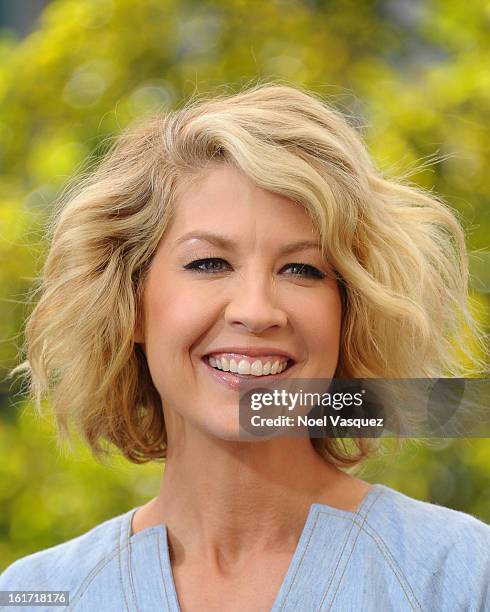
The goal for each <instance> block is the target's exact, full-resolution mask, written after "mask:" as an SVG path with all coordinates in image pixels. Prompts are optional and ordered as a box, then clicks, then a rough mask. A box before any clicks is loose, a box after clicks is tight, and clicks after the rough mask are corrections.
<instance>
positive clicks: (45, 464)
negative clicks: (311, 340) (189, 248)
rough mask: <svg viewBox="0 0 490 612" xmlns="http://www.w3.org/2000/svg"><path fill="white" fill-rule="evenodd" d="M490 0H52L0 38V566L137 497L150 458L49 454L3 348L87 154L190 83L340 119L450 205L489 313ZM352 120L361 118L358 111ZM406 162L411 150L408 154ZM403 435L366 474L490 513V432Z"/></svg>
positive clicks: (148, 481) (17, 336)
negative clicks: (47, 233) (289, 89)
mask: <svg viewBox="0 0 490 612" xmlns="http://www.w3.org/2000/svg"><path fill="white" fill-rule="evenodd" d="M489 24H490V6H489V4H488V2H487V1H486V0H485V1H484V0H467V2H464V3H461V2H459V1H457V0H432V1H431V0H426V1H422V2H404V1H403V0H399V1H396V0H384V1H374V0H335V1H327V0H296V1H294V0H269V2H261V1H259V0H247V1H245V0H200V1H197V0H54V1H53V2H51V3H50V4H49V5H48V6H47V7H46V9H45V10H44V12H43V14H42V17H41V21H40V25H39V27H38V29H37V30H36V31H35V32H33V33H32V34H30V35H29V36H28V37H27V38H25V39H23V40H16V39H15V37H14V36H13V35H12V34H11V33H9V32H4V34H3V36H1V37H0V160H1V167H2V172H1V176H0V235H1V240H0V264H1V265H0V281H1V284H0V300H1V301H0V308H1V312H0V333H1V337H2V339H3V341H2V343H1V344H0V368H1V374H2V380H3V382H2V386H1V387H0V393H1V395H0V401H1V409H2V410H1V418H0V457H1V461H0V568H3V567H5V566H6V565H7V564H8V563H10V562H11V561H12V560H14V559H15V558H17V557H19V556H21V555H24V554H27V553H29V552H33V551H35V550H38V549H41V548H45V547H47V546H50V545H53V544H55V543H58V542H61V541H64V540H66V539H68V538H70V537H74V536H76V535H78V534H80V533H82V532H83V531H85V530H87V529H89V528H90V527H91V526H93V525H94V524H96V523H97V522H100V521H102V520H104V519H105V518H109V517H110V516H114V515H115V514H119V513H121V512H123V511H125V510H126V509H128V508H130V507H133V506H135V505H138V504H140V503H144V502H145V501H146V500H147V499H149V498H150V497H152V496H153V495H154V494H155V493H156V491H157V487H158V481H159V477H160V471H161V465H147V466H132V465H129V464H128V463H127V462H124V461H123V460H115V461H114V462H113V463H112V464H111V465H110V466H109V467H103V466H100V465H98V464H97V463H95V461H94V460H93V459H92V458H91V457H90V456H89V454H88V452H87V451H84V450H83V449H80V455H79V456H69V455H60V454H59V453H58V451H57V448H56V445H55V441H54V433H53V429H52V426H51V425H50V424H49V422H47V421H39V420H37V419H36V418H34V416H33V414H32V408H31V407H29V406H24V405H23V404H22V402H21V401H20V400H19V398H18V397H17V396H15V393H16V392H18V388H17V387H16V386H15V385H13V386H12V385H11V383H9V382H8V381H6V380H4V378H5V375H6V373H7V372H8V370H9V368H11V367H12V366H13V365H14V364H15V363H16V359H17V351H18V348H19V345H20V344H21V341H22V336H21V329H22V323H23V321H24V319H25V317H26V315H27V313H28V310H29V306H28V305H27V304H26V303H25V302H26V300H25V295H26V292H27V291H28V289H29V288H30V287H31V286H32V279H33V278H34V277H35V275H36V273H37V272H38V271H39V269H40V265H41V263H42V259H43V255H44V253H45V249H46V244H45V242H44V241H43V237H42V236H43V223H44V222H45V220H46V218H47V215H48V214H49V212H50V209H51V206H52V204H53V202H54V199H55V196H56V194H58V193H59V192H60V190H61V189H62V187H63V185H64V184H65V183H66V181H67V179H68V178H69V177H70V176H71V175H72V174H73V173H74V172H75V171H76V170H77V169H78V168H79V167H80V165H81V164H82V163H83V161H84V160H85V159H86V157H87V155H88V154H90V153H91V154H92V155H93V156H94V157H95V158H96V157H97V156H99V155H100V154H101V152H102V151H103V149H104V144H105V143H106V142H107V139H108V138H112V137H113V136H114V135H116V134H117V133H119V132H120V130H121V128H123V127H124V126H125V125H126V124H127V123H128V122H129V121H131V120H132V119H133V118H135V117H139V116H141V115H143V114H145V113H148V112H151V111H154V110H156V109H170V108H173V107H175V106H176V105H177V104H179V103H180V101H181V100H182V99H184V98H185V97H187V96H188V95H190V94H191V93H193V92H194V91H195V90H196V89H197V90H198V91H201V92H202V91H214V90H216V88H218V87H221V89H223V88H224V87H226V89H228V90H233V89H235V88H237V87H239V86H241V85H244V84H246V83H248V82H250V81H255V80H256V79H257V78H261V79H267V78H269V77H272V78H280V79H283V80H285V81H286V82H290V83H298V84H301V85H304V86H306V87H308V88H310V89H311V90H313V91H317V92H319V93H320V94H322V95H323V96H325V97H326V98H327V99H328V100H330V102H331V103H333V104H334V105H336V106H337V107H339V108H340V109H341V110H343V111H344V112H345V113H347V114H348V115H349V116H351V117H352V121H353V123H354V124H356V125H357V126H358V127H359V128H360V129H361V131H362V133H363V135H364V137H365V139H366V141H367V143H368V146H369V148H370V150H371V152H372V154H373V156H374V157H375V159H376V161H377V163H378V165H379V167H380V168H381V169H383V170H384V171H385V172H386V173H388V174H391V175H398V176H401V175H404V176H406V177H408V178H409V179H410V180H411V181H413V183H415V184H419V185H421V186H424V187H427V188H431V189H432V188H433V189H434V191H435V192H436V193H439V194H441V195H442V196H443V197H444V198H445V199H446V201H448V202H449V203H450V204H451V205H453V207H455V208H456V209H457V210H458V211H459V212H460V214H461V216H462V220H463V223H464V225H465V227H466V230H467V233H468V244H469V247H470V250H471V251H472V256H471V262H472V267H473V268H472V269H473V274H474V279H473V282H474V289H475V292H477V293H475V304H477V307H476V308H475V312H476V314H477V316H478V317H479V318H480V319H481V321H482V324H484V325H486V324H487V320H486V318H485V317H486V313H488V299H489V298H488V296H489V292H490V282H489V277H490V274H489V267H490V266H489V265H488V264H489V263H490V257H489V255H488V251H486V250H485V249H488V232H489V230H490V219H489V207H488V203H489V196H490V175H489V174H488V172H487V169H488V167H489V157H490V148H489V147H488V142H489V136H490V134H489V125H488V116H489V111H490V39H489V37H488V27H489ZM357 118H359V119H357ZM420 160H423V161H424V162H425V163H424V164H422V165H421V164H420V163H419V162H420ZM443 446H444V447H443V448H440V449H431V448H430V447H428V446H424V445H420V444H417V445H415V446H407V447H406V448H405V450H404V451H403V452H402V453H400V454H398V455H396V457H395V456H394V455H392V454H390V452H389V451H388V450H387V455H385V456H384V457H380V458H377V459H373V460H372V461H370V463H369V464H368V465H367V466H366V468H365V470H364V472H363V474H362V475H363V476H364V477H365V478H367V479H370V480H372V481H378V482H385V483H387V484H389V485H390V486H393V487H395V488H397V489H399V490H401V491H403V492H405V493H407V494H408V495H412V496H415V497H419V498H421V499H426V500H429V501H433V502H436V503H441V504H444V505H448V506H450V507H453V508H457V509H461V510H464V511H466V512H470V513H473V514H475V515H476V516H479V517H480V518H482V519H484V520H486V521H489V520H490V474H489V468H488V465H489V464H490V443H489V442H488V441H487V440H477V439H473V440H459V441H457V442H452V443H450V442H447V443H445V444H444V445H443Z"/></svg>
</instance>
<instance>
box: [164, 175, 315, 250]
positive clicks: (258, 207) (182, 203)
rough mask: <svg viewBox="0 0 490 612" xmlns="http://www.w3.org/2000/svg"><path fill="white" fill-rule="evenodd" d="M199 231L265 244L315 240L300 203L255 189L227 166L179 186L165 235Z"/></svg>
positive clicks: (171, 237)
mask: <svg viewBox="0 0 490 612" xmlns="http://www.w3.org/2000/svg"><path fill="white" fill-rule="evenodd" d="M197 231H201V232H203V233H205V232H210V233H211V232H215V233H216V232H219V233H220V234H226V235H228V236H230V237H231V238H235V239H237V240H252V239H253V240H266V241H267V242H271V241H273V242H274V241H278V242H284V241H290V240H291V239H296V240H297V239H304V240H306V239H310V240H313V239H314V240H317V241H318V239H319V235H318V232H317V231H316V229H315V228H314V226H313V224H312V222H311V220H310V218H309V216H308V214H307V212H306V211H305V210H304V208H303V207H302V206H301V205H299V204H297V203H296V202H293V201H292V200H290V199H288V198H286V197H285V196H282V195H279V194H276V193H272V192H270V191H268V190H266V189H263V188H261V187H258V186H257V185H256V184H255V183H254V182H253V181H252V180H251V179H250V178H249V177H248V176H247V175H246V174H245V173H243V172H242V171H241V170H239V169H237V168H234V167H232V166H229V165H226V164H219V165H215V166H213V167H211V168H209V169H206V170H203V171H201V172H200V173H199V174H198V175H196V176H194V177H193V178H192V179H191V180H190V181H187V182H186V181H185V180H181V183H180V184H179V190H178V197H177V201H176V207H175V212H174V218H173V221H172V224H171V227H170V229H169V232H168V234H167V237H168V238H169V239H173V240H178V239H179V238H180V237H182V235H184V234H187V233H189V232H197Z"/></svg>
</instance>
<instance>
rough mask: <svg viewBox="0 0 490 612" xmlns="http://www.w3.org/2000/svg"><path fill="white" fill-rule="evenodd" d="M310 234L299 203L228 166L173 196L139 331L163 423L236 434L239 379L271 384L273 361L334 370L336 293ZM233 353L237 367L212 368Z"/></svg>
mask: <svg viewBox="0 0 490 612" xmlns="http://www.w3.org/2000/svg"><path fill="white" fill-rule="evenodd" d="M318 242H319V235H318V233H317V232H316V230H315V229H314V227H313V225H312V223H311V221H310V220H309V218H308V216H307V214H306V212H305V211H304V210H303V209H302V208H301V207H300V206H299V205H298V204H296V203H294V202H292V201H290V200H288V199H287V198H285V197H282V196H279V195H275V194H273V193H270V192H268V191H265V190H263V189H261V188H259V187H257V186H255V184H254V183H252V181H251V180H250V179H249V178H248V177H247V176H246V175H245V174H243V173H242V172H240V171H239V170H236V169H234V168H232V167H229V166H227V165H224V164H223V165H219V166H218V165H217V166H215V167H213V168H212V169H210V170H206V172H205V173H203V175H202V176H201V178H200V179H199V180H198V181H196V182H195V183H192V185H191V186H190V187H188V188H187V189H185V190H184V191H183V193H181V195H180V197H179V201H178V203H177V208H176V213H175V216H174V218H173V220H172V223H171V225H170V227H169V229H168V230H167V232H166V234H165V236H164V238H163V239H162V241H161V243H160V245H159V247H158V249H157V252H156V254H155V256H154V259H153V261H152V265H151V268H150V271H149V274H148V277H147V280H146V284H145V291H144V299H143V315H144V316H143V326H142V327H143V329H142V332H141V336H140V337H138V338H137V339H139V340H141V341H142V342H143V343H144V345H145V353H146V356H147V360H148V365H149V369H150V373H151V376H152V379H153V382H154V384H155V387H156V389H157V390H158V392H159V394H160V396H161V398H162V404H163V406H164V413H165V420H166V423H167V427H168V426H169V424H170V422H172V423H174V424H175V423H176V422H178V423H179V424H180V425H181V426H182V427H184V428H186V429H188V430H189V431H192V430H193V429H195V428H197V429H199V430H201V432H206V433H207V434H209V435H211V436H215V437H219V438H221V439H236V438H237V435H238V430H237V424H238V399H237V398H238V394H237V391H236V388H237V385H238V380H240V378H242V379H244V378H246V379H251V378H252V377H254V376H255V375H257V376H256V380H257V381H260V379H261V377H264V378H267V379H269V380H270V376H271V375H273V374H274V371H275V370H276V369H277V368H278V369H279V372H280V373H279V375H278V378H280V379H282V378H285V377H288V376H289V377H293V378H331V377H332V376H333V375H334V372H335V369H336V366H337V361H338V356H339V341H340V325H341V300H340V293H339V289H338V286H337V282H336V280H335V279H334V277H333V274H332V270H331V268H330V267H329V265H328V263H327V262H326V261H325V260H324V259H323V258H322V256H321V253H320V251H319V248H318V246H317V245H318ZM299 243H302V244H299ZM247 353H248V354H247ZM210 355H211V356H212V357H214V358H210V357H209V356H210ZM232 360H233V361H234V362H235V364H236V365H237V367H238V368H239V371H238V373H236V374H233V373H231V372H226V371H223V370H221V371H220V370H219V369H218V368H217V367H216V366H218V367H219V366H221V368H224V370H226V368H230V367H232V369H234V365H233V363H232ZM242 362H245V365H244V364H243V363H242ZM255 362H258V364H257V363H255ZM254 363H255V365H253V364H254ZM268 363H269V364H270V365H269V366H268V365H267V364H268ZM247 364H250V367H251V370H252V372H253V373H252V372H250V373H249V374H246V373H245V372H247V371H248V370H247ZM213 365H214V366H215V367H213ZM284 366H286V369H285V370H284V371H282V372H281V368H282V367H284ZM261 368H263V369H261ZM268 371H269V372H272V373H269V374H267V372H268ZM240 372H243V374H240ZM276 375H277V374H276ZM254 381H255V378H254Z"/></svg>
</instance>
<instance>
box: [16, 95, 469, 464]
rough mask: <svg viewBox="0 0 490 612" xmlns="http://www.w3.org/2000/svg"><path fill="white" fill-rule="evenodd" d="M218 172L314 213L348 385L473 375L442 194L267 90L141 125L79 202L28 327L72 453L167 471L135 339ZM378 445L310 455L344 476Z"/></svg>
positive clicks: (38, 393)
mask: <svg viewBox="0 0 490 612" xmlns="http://www.w3.org/2000/svg"><path fill="white" fill-rule="evenodd" d="M211 162H212V163H226V164H232V165H233V166H235V167H238V168H239V169H241V170H242V171H243V172H244V173H245V174H246V175H248V177H249V178H251V180H253V181H254V182H255V183H256V184H257V185H258V186H260V187H262V188H264V189H267V190H269V191H271V192H274V193H277V194H281V195H283V196H286V197H287V198H290V199H291V200H293V201H295V202H297V203H298V204H299V205H301V206H303V207H304V209H305V210H306V212H307V213H308V214H309V216H310V218H311V220H312V222H313V224H314V226H315V227H316V228H317V230H318V231H319V234H320V236H321V242H322V251H323V254H324V255H325V256H326V257H327V258H328V259H329V261H330V262H331V263H332V265H333V267H334V269H335V270H336V272H337V274H338V279H339V284H340V287H341V291H342V297H343V317H342V331H341V350H340V358H339V363H338V368H337V372H336V375H337V376H339V377H350V378H357V377H363V378H378V377H379V378H417V377H437V376H441V375H450V376H452V375H461V373H462V367H461V364H460V358H458V355H457V354H456V352H455V349H454V347H455V346H456V347H457V346H458V345H459V346H461V340H460V338H461V337H463V336H462V334H466V336H465V338H466V344H467V345H468V344H469V343H468V342H467V340H468V333H469V332H468V330H470V332H471V333H473V334H477V331H476V327H475V326H474V324H473V322H472V320H471V317H470V315H469V314H468V309H467V282H468V270H467V259H466V251H465V243H464V236H463V232H462V229H461V227H460V225H459V223H458V221H457V219H456V217H455V215H454V214H453V213H452V212H451V211H450V209H449V208H448V207H447V206H446V205H445V204H444V203H443V202H442V201H441V200H440V199H438V198H436V197H435V196H434V195H433V194H432V193H430V192H428V191H425V190H423V189H421V188H418V187H414V186H409V185H407V184H405V183H404V182H403V181H401V180H395V179H388V178H384V177H383V176H382V175H381V173H380V172H379V171H378V170H376V169H375V167H374V165H373V162H372V161H371V158H370V156H369V155H368V153H367V151H366V148H365V146H364V144H363V142H362V140H361V137H360V135H359V134H358V132H357V131H356V130H355V129H354V128H353V127H351V126H350V125H349V124H348V123H347V121H346V119H345V118H344V116H343V115H342V114H341V113H340V112H338V111H337V110H335V109H333V108H331V107H330V106H328V105H327V104H326V103H324V102H323V101H322V100H321V99H319V98H317V97H316V96H315V95H314V94H311V93H309V92H305V91H303V90H301V89H299V88H296V87H291V86H287V85H281V84H267V83H266V84H259V85H255V86H252V87H249V88H248V89H245V90H243V91H241V92H239V93H235V94H225V95H220V96H216V97H211V98H207V99H206V98H204V99H195V100H191V101H190V102H188V103H187V104H186V105H185V106H184V107H183V108H181V109H179V110H175V111H173V112H168V113H158V114H157V115H155V116H153V117H151V118H149V119H146V120H144V121H141V122H139V123H136V124H135V125H132V126H130V127H129V128H128V129H127V130H126V131H125V132H124V133H123V134H122V135H121V136H120V137H119V138H118V139H117V140H116V141H115V143H114V145H113V146H112V148H111V150H110V151H109V152H108V153H107V154H106V155H105V156H104V158H103V159H102V162H101V163H100V164H99V165H98V167H97V168H96V169H95V170H94V171H92V172H90V173H89V174H88V175H87V176H86V177H85V178H84V179H83V180H81V179H78V182H77V184H76V186H75V187H72V188H71V189H70V190H68V191H67V192H66V194H65V197H64V198H63V200H62V201H61V206H59V207H58V209H57V210H56V212H55V214H54V217H53V219H52V223H51V226H50V231H49V234H50V235H49V239H50V249H49V253H48V256H47V259H46V263H45V266H44V270H43V274H42V279H41V285H40V287H39V290H40V294H41V296H40V299H39V301H38V303H37V305H36V307H35V308H34V310H33V312H32V314H31V316H30V318H29V320H28V322H27V326H26V353H27V354H26V356H27V359H26V361H24V363H22V364H21V365H20V366H17V368H16V369H15V370H14V372H26V373H27V374H28V378H29V387H30V391H31V393H32V395H33V397H34V398H35V401H36V406H37V407H38V408H39V407H40V404H41V400H42V398H43V397H44V396H45V395H46V394H47V395H49V396H50V397H51V400H52V406H53V409H54V413H55V416H56V420H57V424H58V429H59V432H60V437H61V438H68V439H69V438H70V427H69V425H70V423H71V422H73V423H74V424H75V425H76V427H77V429H78V430H79V431H80V432H81V434H82V437H83V438H84V440H85V442H86V443H87V444H88V445H89V447H90V448H91V449H92V451H93V453H94V454H95V456H96V457H98V458H103V457H104V456H105V455H106V454H107V452H108V451H107V448H106V447H105V444H102V443H103V442H104V443H105V442H109V443H111V444H113V445H115V446H116V447H117V448H118V449H119V450H120V451H121V452H122V453H123V454H124V455H125V456H126V457H127V458H128V459H129V460H130V461H133V462H135V463H143V462H146V461H150V460H158V459H163V458H165V456H166V448H167V438H166V431H165V422H164V418H163V412H162V405H161V399H160V397H159V395H158V393H157V391H156V389H155V387H154V385H153V383H152V380H151V377H150V373H149V369H148V365H147V363H146V358H145V355H144V353H143V351H142V349H141V346H140V345H139V344H137V343H135V342H134V331H135V326H136V324H137V321H138V317H139V316H140V315H139V313H140V312H141V297H142V289H143V286H144V281H145V275H146V273H147V271H148V268H149V266H150V263H151V260H152V256H153V254H154V252H155V250H156V248H157V245H158V243H159V241H160V240H161V238H162V236H164V234H165V229H166V228H167V226H168V224H169V222H170V220H171V218H172V213H173V210H174V206H175V203H176V201H177V199H178V189H177V187H178V181H180V180H181V179H182V177H184V176H185V177H186V178H191V179H192V178H193V177H196V176H198V174H199V172H202V171H205V170H206V168H207V167H208V166H209V164H210V163H211ZM475 337H476V336H475ZM470 350H471V349H468V351H470ZM470 357H471V355H470ZM473 362H474V361H473ZM372 442H373V441H372V440H368V439H363V438H356V439H355V440H354V441H353V446H354V449H348V448H347V447H346V446H345V445H344V443H343V441H342V440H336V439H333V438H325V439H315V440H312V443H313V445H314V447H315V448H316V450H317V451H318V452H319V453H320V454H321V455H322V456H323V457H324V458H325V459H326V460H327V461H330V462H333V463H335V464H337V465H339V466H353V465H356V464H357V463H360V462H361V461H362V460H363V459H364V458H366V457H367V456H368V455H369V454H370V453H371V452H372V449H373V447H372Z"/></svg>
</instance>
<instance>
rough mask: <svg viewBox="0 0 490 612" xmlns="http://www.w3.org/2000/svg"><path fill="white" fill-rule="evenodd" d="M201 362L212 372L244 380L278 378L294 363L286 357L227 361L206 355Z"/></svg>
mask: <svg viewBox="0 0 490 612" xmlns="http://www.w3.org/2000/svg"><path fill="white" fill-rule="evenodd" d="M202 359H203V361H204V362H205V363H206V364H207V365H208V366H209V367H210V368H212V369H213V370H214V371H216V372H221V373H223V374H226V373H227V374H230V375H232V376H237V377H239V378H241V379H244V380H253V379H255V378H270V377H273V376H278V375H280V374H283V373H284V372H286V371H287V370H289V369H290V368H291V367H292V366H293V365H294V364H295V363H296V362H295V361H294V359H288V358H287V357H276V358H274V359H253V358H252V359H243V358H242V359H240V358H239V357H237V359H227V358H221V359H220V358H215V357H213V356H212V355H206V356H204V357H203V358H202Z"/></svg>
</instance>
